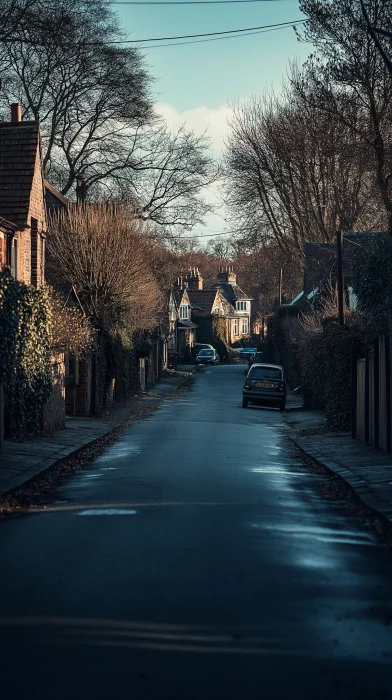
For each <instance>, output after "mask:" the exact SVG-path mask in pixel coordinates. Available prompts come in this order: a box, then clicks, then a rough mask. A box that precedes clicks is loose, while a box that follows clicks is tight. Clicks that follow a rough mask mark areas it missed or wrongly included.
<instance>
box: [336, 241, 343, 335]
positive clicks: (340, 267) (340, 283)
mask: <svg viewBox="0 0 392 700" xmlns="http://www.w3.org/2000/svg"><path fill="white" fill-rule="evenodd" d="M336 252H337V263H338V311H339V325H340V326H344V276H343V235H342V230H341V229H339V230H338V231H336Z"/></svg>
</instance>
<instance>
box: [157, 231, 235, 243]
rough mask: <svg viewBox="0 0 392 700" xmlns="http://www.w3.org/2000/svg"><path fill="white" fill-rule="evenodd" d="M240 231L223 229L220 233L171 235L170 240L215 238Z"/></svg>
mask: <svg viewBox="0 0 392 700" xmlns="http://www.w3.org/2000/svg"><path fill="white" fill-rule="evenodd" d="M233 233H238V231H221V232H220V233H200V234H195V235H193V236H169V237H168V240H169V241H193V240H194V239H195V238H202V239H203V238H215V237H217V236H229V235H230V234H233Z"/></svg>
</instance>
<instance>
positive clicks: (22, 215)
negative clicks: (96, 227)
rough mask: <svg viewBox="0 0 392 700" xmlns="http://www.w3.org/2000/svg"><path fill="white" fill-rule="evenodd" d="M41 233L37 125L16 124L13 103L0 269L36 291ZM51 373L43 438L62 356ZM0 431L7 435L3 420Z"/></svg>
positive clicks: (59, 408)
mask: <svg viewBox="0 0 392 700" xmlns="http://www.w3.org/2000/svg"><path fill="white" fill-rule="evenodd" d="M46 231H47V215H46V205H45V185H44V176H43V163H42V152H41V135H40V127H39V123H38V122H35V121H25V122H22V120H21V107H20V105H19V104H13V105H11V121H9V122H8V121H7V122H0V269H1V268H2V267H5V266H8V267H10V269H11V273H12V275H13V277H14V279H15V280H17V281H18V282H21V283H24V284H27V285H32V286H34V287H41V286H42V285H43V284H44V282H45V240H46ZM51 371H52V381H53V388H52V393H51V395H50V396H49V399H48V401H47V403H46V405H45V406H44V408H43V414H42V425H41V427H42V429H43V430H44V432H48V433H50V432H52V431H54V430H56V429H58V428H60V427H63V426H64V423H65V392H64V354H63V353H61V352H56V353H54V354H53V355H52V361H51ZM3 420H4V419H3ZM1 422H2V419H1V417H0V424H1ZM5 429H6V433H7V415H5ZM0 433H1V425H0Z"/></svg>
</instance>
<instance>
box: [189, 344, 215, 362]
mask: <svg viewBox="0 0 392 700" xmlns="http://www.w3.org/2000/svg"><path fill="white" fill-rule="evenodd" d="M213 349H214V348H213V347H212V345H208V343H195V344H194V346H193V348H192V350H191V355H192V357H193V359H194V360H196V357H197V356H198V354H199V352H200V350H213Z"/></svg>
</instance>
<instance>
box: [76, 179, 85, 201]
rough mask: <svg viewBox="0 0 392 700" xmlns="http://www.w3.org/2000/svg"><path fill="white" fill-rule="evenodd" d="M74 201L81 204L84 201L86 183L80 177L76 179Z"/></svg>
mask: <svg viewBox="0 0 392 700" xmlns="http://www.w3.org/2000/svg"><path fill="white" fill-rule="evenodd" d="M76 199H77V201H78V202H82V203H83V202H85V201H86V182H85V179H84V177H82V175H78V177H77V178H76Z"/></svg>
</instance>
